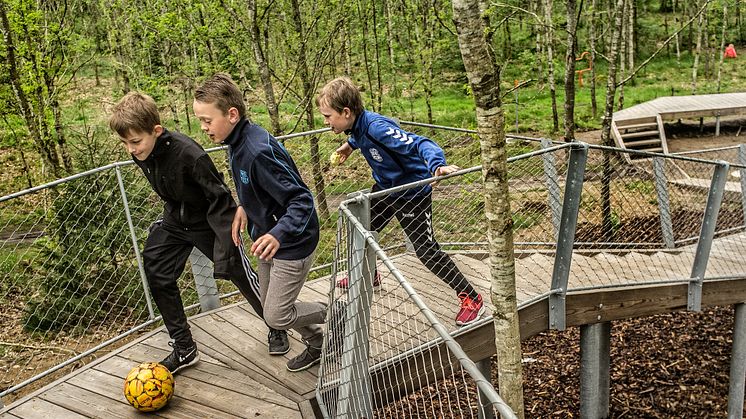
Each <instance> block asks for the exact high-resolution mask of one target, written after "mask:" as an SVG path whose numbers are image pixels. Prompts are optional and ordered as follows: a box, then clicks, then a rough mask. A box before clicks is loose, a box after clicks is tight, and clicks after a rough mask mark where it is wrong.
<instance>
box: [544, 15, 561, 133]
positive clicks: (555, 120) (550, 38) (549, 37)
mask: <svg viewBox="0 0 746 419" xmlns="http://www.w3.org/2000/svg"><path fill="white" fill-rule="evenodd" d="M544 27H545V28H546V35H545V36H544V41H545V42H546V50H547V79H548V80H549V94H550V95H551V97H552V132H557V131H559V116H558V115H557V87H556V85H555V81H554V45H553V44H554V25H553V24H552V0H544Z"/></svg>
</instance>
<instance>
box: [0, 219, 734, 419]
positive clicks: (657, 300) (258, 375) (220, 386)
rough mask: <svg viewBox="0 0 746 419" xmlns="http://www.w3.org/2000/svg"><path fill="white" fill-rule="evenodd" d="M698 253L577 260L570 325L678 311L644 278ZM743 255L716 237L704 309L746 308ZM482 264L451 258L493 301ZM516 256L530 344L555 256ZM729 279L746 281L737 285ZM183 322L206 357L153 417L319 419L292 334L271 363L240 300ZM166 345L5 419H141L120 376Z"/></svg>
mask: <svg viewBox="0 0 746 419" xmlns="http://www.w3.org/2000/svg"><path fill="white" fill-rule="evenodd" d="M694 249H695V248H694V246H688V247H685V248H681V249H676V250H675V251H647V253H642V252H632V251H626V252H623V251H616V252H602V251H598V253H595V254H593V253H585V254H583V255H581V254H576V255H574V256H573V263H572V269H571V276H570V284H569V286H570V288H571V289H573V288H574V289H576V291H573V292H570V293H569V294H568V296H567V300H566V303H567V306H566V309H567V325H568V327H570V326H576V325H583V324H590V323H595V322H599V321H609V320H617V319H624V318H631V317H641V316H647V315H652V314H659V313H665V312H672V311H680V310H685V309H686V304H687V298H686V297H687V284H686V283H683V282H682V283H666V284H651V281H655V280H666V279H684V278H687V277H688V275H689V272H688V271H689V269H690V267H691V262H692V260H693V257H694ZM744 255H746V233H741V234H737V235H732V236H728V237H723V238H720V239H716V240H715V242H714V244H713V248H712V252H711V259H710V263H709V265H708V271H707V272H708V276H710V277H717V276H720V277H723V276H729V277H731V280H720V281H706V282H705V284H704V287H703V296H702V305H703V306H710V305H726V304H735V303H739V302H743V301H746V265H744V264H743V260H744ZM480 256H484V255H479V254H471V255H469V256H466V255H454V256H453V257H454V260H455V262H456V263H457V264H458V265H459V267H460V268H461V270H462V272H463V273H464V274H465V275H466V276H467V277H468V278H469V280H470V281H472V283H473V284H474V285H475V286H476V287H477V288H478V289H479V290H480V291H481V292H482V293H484V294H485V295H488V294H489V268H488V266H487V265H486V264H485V262H484V261H483V260H480ZM520 256H525V257H519V258H518V259H516V289H517V296H518V302H519V307H520V323H521V336H522V338H527V337H529V336H532V335H534V334H536V333H539V332H541V331H543V330H546V329H547V327H548V313H549V307H548V303H547V299H546V298H536V297H540V296H541V295H542V294H544V293H546V292H547V291H548V290H549V287H550V283H551V271H552V263H553V256H552V255H549V254H540V253H533V254H530V255H520ZM395 263H396V265H397V268H398V269H399V270H400V271H401V272H402V274H403V275H404V276H405V277H406V278H407V279H408V280H409V281H410V282H411V283H412V285H413V286H414V287H415V289H416V290H417V291H418V293H420V295H421V297H422V298H423V299H424V300H425V302H426V303H428V304H429V306H430V307H431V309H432V310H433V311H434V312H435V313H436V315H437V316H438V317H439V318H440V320H441V322H443V324H445V325H446V326H448V327H451V328H452V330H453V331H454V332H456V333H455V334H456V339H457V341H459V343H461V345H462V346H463V348H464V350H465V351H466V352H467V354H468V355H469V356H470V357H471V358H472V359H473V360H474V361H479V360H481V359H484V358H487V357H489V356H491V355H492V354H494V329H493V326H492V323H491V322H490V321H489V319H486V318H485V319H483V320H482V321H481V322H479V323H478V324H476V325H473V326H472V327H468V328H463V329H460V330H457V328H456V326H455V324H454V320H453V318H454V315H455V313H456V310H457V300H456V298H455V296H454V294H453V291H452V290H451V289H450V288H449V287H448V286H447V285H446V284H444V283H442V282H441V281H439V280H438V279H437V278H435V277H434V276H433V275H432V274H431V273H429V272H428V271H427V270H426V269H425V268H424V266H423V265H422V264H421V263H420V262H419V261H418V260H417V259H416V258H415V257H414V256H413V255H409V254H406V255H401V256H399V257H396V258H395ZM382 270H383V269H382ZM732 272H742V274H739V275H736V276H735V277H734V276H733V275H732ZM382 273H383V272H382ZM725 273H731V275H725ZM599 286H604V287H603V288H598V287H599ZM588 287H597V288H596V289H588ZM328 291H329V279H328V278H325V279H320V280H316V281H313V282H309V283H308V284H307V285H306V287H305V288H304V291H303V293H302V294H301V297H300V299H303V300H312V299H316V300H323V299H326V294H327V292H328ZM402 295H403V293H402V290H401V287H400V285H399V284H398V282H396V281H395V280H394V279H393V278H392V277H391V276H388V277H385V278H384V283H383V285H382V287H381V289H380V290H377V291H375V293H374V299H373V307H372V309H371V313H373V318H374V319H375V318H378V319H382V320H380V321H379V323H380V324H381V325H382V326H381V325H379V326H380V327H371V336H370V339H371V343H372V345H373V344H376V345H386V346H385V347H384V348H383V349H381V347H380V346H379V347H378V350H377V351H375V352H372V354H373V356H374V359H372V360H371V361H372V362H371V365H375V364H376V363H378V362H380V361H383V360H385V358H386V357H387V356H390V355H391V354H399V353H401V350H402V348H403V347H404V344H405V343H406V342H405V341H406V340H407V339H408V337H409V335H408V334H411V333H412V330H411V329H410V328H408V327H407V325H406V324H402V323H400V322H397V321H396V319H391V320H388V319H387V318H386V316H388V314H386V315H385V316H383V317H377V313H378V314H380V313H392V312H399V313H406V312H408V313H411V312H412V310H415V309H414V308H413V307H412V306H411V305H412V304H411V302H409V301H408V300H405V299H403V298H401V296H402ZM485 300H486V301H487V300H488V299H485ZM190 324H191V327H192V332H193V334H194V337H195V339H196V340H197V342H198V344H199V345H200V350H201V351H202V355H203V360H202V362H200V363H199V364H198V365H197V366H195V367H193V368H191V369H187V370H184V371H183V372H182V373H181V374H179V375H178V376H177V378H176V386H175V396H174V399H173V400H172V401H171V403H170V404H169V406H167V407H166V408H165V409H164V410H162V411H160V412H156V413H155V414H153V416H156V417H167V418H194V417H200V418H207V417H215V418H217V417H221V418H222V417H228V418H231V417H243V418H246V417H282V418H295V417H302V418H306V417H314V416H315V415H316V414H317V412H315V411H314V409H315V407H314V406H315V403H314V402H313V399H314V397H315V387H316V383H317V374H318V368H313V369H311V370H309V371H305V372H301V373H290V372H288V371H286V369H285V362H286V361H287V359H288V358H289V357H290V356H293V355H295V354H296V353H297V352H298V351H300V350H301V349H302V344H301V342H300V341H299V340H298V339H297V335H294V336H291V339H292V341H291V351H290V353H289V354H288V355H287V356H280V357H272V356H270V355H268V353H267V347H266V326H265V325H264V322H263V321H262V320H261V319H259V318H258V317H257V316H256V315H255V314H254V313H253V312H252V311H251V309H250V308H249V307H248V305H247V304H245V303H241V304H234V305H230V306H226V307H222V308H220V309H218V310H215V311H212V312H208V313H204V314H200V315H198V316H195V317H193V318H191V319H190ZM383 326H385V327H383ZM167 339H168V337H167V334H166V332H165V331H163V330H162V329H159V330H156V331H154V332H151V333H149V334H147V335H145V336H143V337H141V338H139V339H137V340H136V341H134V342H131V343H129V344H128V345H126V346H124V347H123V348H120V349H118V350H116V351H114V352H113V353H110V354H108V355H106V356H104V357H102V358H101V359H98V360H97V361H95V362H92V363H90V364H88V365H86V366H85V367H83V368H81V369H80V370H78V371H75V372H73V373H72V374H69V375H67V376H66V377H63V378H61V379H59V380H57V381H56V382H54V383H52V384H51V385H49V386H46V387H44V388H43V389H40V390H38V391H36V392H34V393H32V394H30V395H29V396H27V397H25V398H23V399H21V400H19V401H17V402H15V403H13V404H11V405H9V406H8V407H7V408H6V409H5V410H3V411H2V412H3V413H2V414H0V417H3V418H40V417H45V418H46V417H53V418H80V417H97V418H99V417H107V418H108V417H111V418H118V417H123V418H124V417H140V416H142V415H141V414H139V413H138V412H136V411H135V410H134V409H132V408H131V407H130V406H129V405H128V404H127V403H126V401H125V399H124V397H123V395H122V383H123V380H124V377H125V375H126V373H127V372H128V371H129V369H130V368H131V367H132V366H134V365H136V364H137V363H140V362H144V361H151V360H154V359H156V360H157V359H161V358H163V357H164V356H165V355H166V354H167V352H166V348H168V346H167V345H166V342H167ZM437 350H441V351H443V352H445V350H444V348H438V347H435V348H430V350H429V352H417V351H413V352H412V354H411V355H410V356H409V358H408V359H407V361H406V362H399V363H397V366H396V368H398V369H399V374H400V375H401V374H402V372H401V369H402V368H406V367H407V366H410V365H422V364H423V363H425V362H428V361H427V359H428V357H432V354H433V352H434V351H437ZM421 371H422V370H413V371H408V372H406V374H409V375H407V376H408V377H410V375H411V378H412V379H413V380H414V378H415V377H416V374H418V373H420V374H422V372H421ZM429 373H430V374H432V371H430V372H429ZM388 374H389V372H387V371H386V369H385V368H383V369H378V370H376V371H375V372H374V380H373V383H374V387H375V383H377V382H378V380H377V377H386V376H388ZM410 382H411V380H410ZM413 382H417V380H414V381H413ZM425 382H426V380H425ZM386 383H387V387H385V388H381V387H377V388H374V391H375V397H376V399H377V400H379V401H380V400H391V397H392V395H393V396H394V397H397V396H400V395H401V394H405V393H406V392H408V391H411V388H407V387H406V386H407V384H406V383H392V382H391V381H390V380H389V381H387V382H386ZM397 385H398V387H397ZM384 392H385V393H386V394H383V393H384Z"/></svg>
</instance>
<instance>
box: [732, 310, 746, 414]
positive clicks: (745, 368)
mask: <svg viewBox="0 0 746 419" xmlns="http://www.w3.org/2000/svg"><path fill="white" fill-rule="evenodd" d="M735 309H736V310H735V314H734V317H735V320H734V322H733V352H732V355H731V357H730V389H729V391H728V419H741V418H742V417H743V393H744V381H746V303H741V304H736V306H735Z"/></svg>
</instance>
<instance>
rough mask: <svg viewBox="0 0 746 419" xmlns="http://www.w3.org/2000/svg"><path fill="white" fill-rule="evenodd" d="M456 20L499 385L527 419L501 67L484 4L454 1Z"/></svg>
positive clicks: (502, 391)
mask: <svg viewBox="0 0 746 419" xmlns="http://www.w3.org/2000/svg"><path fill="white" fill-rule="evenodd" d="M452 5H453V19H454V22H455V23H456V28H457V31H458V40H459V48H460V50H461V57H462V58H463V61H464V67H465V68H466V75H467V78H468V80H469V85H470V86H471V89H472V92H473V94H474V102H475V105H476V114H477V115H476V116H477V126H478V130H479V138H480V144H481V148H482V175H483V177H484V200H485V214H486V217H487V225H488V232H487V235H488V241H489V248H490V272H491V276H492V286H491V291H492V292H491V297H492V303H493V304H494V306H495V311H494V312H493V314H492V315H493V319H494V325H495V347H496V350H497V365H498V385H499V388H500V394H501V396H502V397H503V399H504V400H505V402H506V403H507V404H508V406H510V407H511V408H512V409H513V410H514V411H515V412H517V414H518V417H520V418H523V417H524V413H523V387H522V386H523V370H522V366H521V339H520V329H519V322H518V307H517V302H516V295H515V260H514V255H513V228H512V227H513V223H512V217H511V212H510V201H509V199H508V166H507V154H506V150H505V131H504V125H505V121H504V116H503V110H502V107H501V102H500V71H499V69H498V68H497V66H496V64H495V58H494V56H493V54H492V51H491V49H490V46H489V44H488V43H487V42H486V40H485V38H484V36H485V25H484V21H483V19H482V16H481V13H480V10H479V4H478V2H477V1H473V0H471V1H470V0H453V2H452Z"/></svg>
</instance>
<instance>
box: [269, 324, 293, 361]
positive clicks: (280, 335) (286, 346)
mask: <svg viewBox="0 0 746 419" xmlns="http://www.w3.org/2000/svg"><path fill="white" fill-rule="evenodd" d="M267 341H268V345H269V354H270V355H285V354H286V353H288V351H290V342H289V341H288V332H286V331H285V330H277V329H269V335H268V336H267Z"/></svg>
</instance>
